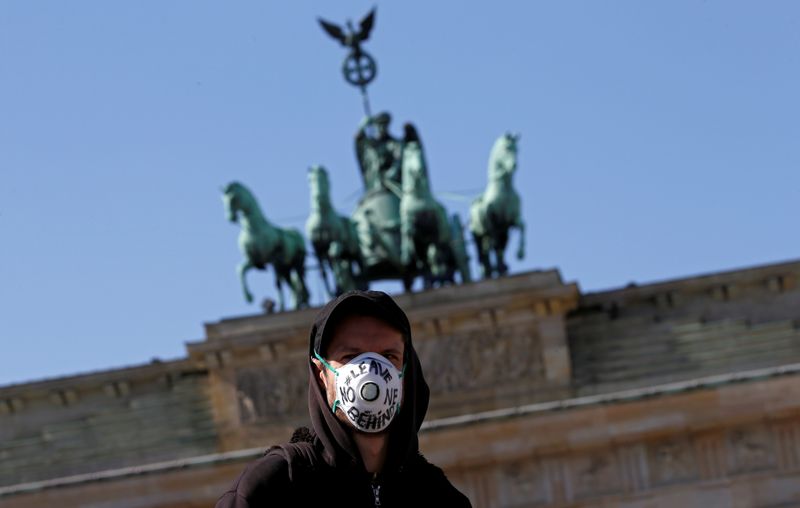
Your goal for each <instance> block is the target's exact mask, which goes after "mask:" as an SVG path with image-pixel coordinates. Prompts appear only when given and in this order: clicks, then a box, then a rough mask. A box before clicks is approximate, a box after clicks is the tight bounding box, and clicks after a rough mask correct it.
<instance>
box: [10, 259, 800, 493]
mask: <svg viewBox="0 0 800 508" xmlns="http://www.w3.org/2000/svg"><path fill="white" fill-rule="evenodd" d="M798 278H800V262H795V263H784V264H777V265H770V266H763V267H757V268H752V269H747V270H739V271H733V272H727V273H720V274H713V275H708V276H700V277H693V278H688V279H680V280H674V281H668V282H663V283H656V284H648V285H643V286H635V285H631V286H628V287H625V288H621V289H617V290H611V291H603V292H597V293H589V294H581V292H580V291H579V288H578V286H577V284H574V283H564V282H563V281H562V280H561V277H560V276H559V274H558V272H557V271H555V270H549V271H536V272H529V273H524V274H518V275H514V276H510V277H505V278H502V279H494V280H488V281H481V282H476V283H472V284H468V285H463V286H458V287H448V288H442V289H438V290H434V291H429V292H424V293H415V294H407V295H400V296H398V298H397V299H398V303H399V304H400V305H401V306H402V307H403V308H404V309H406V311H407V312H408V315H409V318H410V320H411V323H412V328H413V331H414V340H415V344H416V346H417V349H418V350H419V354H420V357H421V361H422V364H423V367H424V369H425V375H426V379H427V380H428V383H429V384H430V386H431V404H430V410H429V412H428V417H427V421H426V424H425V426H424V427H423V431H422V433H421V437H420V439H421V446H422V449H423V452H424V453H425V454H426V456H428V457H429V459H430V460H431V461H432V462H434V463H436V464H438V465H440V466H442V467H443V468H444V469H445V471H446V472H447V474H448V476H449V477H450V478H451V480H452V481H453V482H454V483H455V484H457V485H458V486H459V487H460V488H461V489H463V491H464V492H465V493H467V494H468V495H469V497H470V499H471V500H472V502H473V505H474V506H492V507H495V506H496V507H518V506H519V507H521V506H543V507H544V506H547V507H566V506H569V507H590V506H591V507H595V506H624V507H631V508H633V507H642V508H644V507H656V506H698V507H701V506H702V507H704V508H707V507H710V506H714V507H717V506H720V507H724V506H731V507H760V506H763V507H767V506H782V507H783V506H787V507H788V506H798V507H800V330H799V329H798V320H799V319H800V288H798V287H797V281H798ZM315 313H316V310H314V309H311V310H306V311H297V312H287V313H282V314H271V315H257V316H248V317H242V318H235V319H226V320H222V321H219V322H216V323H211V324H208V325H207V326H206V338H205V339H204V340H202V341H199V342H195V343H190V344H187V357H186V358H185V359H183V360H179V361H176V362H163V363H157V364H151V365H146V366H140V367H133V368H128V369H118V370H111V371H107V372H100V373H93V374H87V375H83V376H76V377H71V378H63V379H54V380H48V381H42V382H37V383H28V384H23V385H13V386H7V387H2V388H0V504H2V505H3V506H4V507H9V508H13V507H29V506H48V505H51V504H56V503H57V504H58V505H59V506H101V505H102V506H120V507H128V506H129V507H134V506H136V507H141V506H154V507H155V506H158V507H194V506H210V505H213V502H214V500H215V499H216V497H217V496H218V495H219V494H220V493H221V492H222V491H224V490H225V488H226V486H227V485H228V484H229V483H230V481H231V480H232V479H233V478H234V477H235V476H236V475H237V474H238V472H239V471H240V470H241V469H242V467H243V466H244V464H245V463H246V462H247V461H248V460H252V459H253V458H254V457H257V456H258V455H259V454H260V453H261V451H262V450H263V448H264V447H266V446H268V445H269V444H272V443H275V442H280V441H285V440H286V439H287V437H288V436H289V434H290V433H291V430H292V429H293V428H295V427H296V426H298V425H304V424H306V390H307V370H306V361H307V360H306V355H307V334H308V329H309V326H310V323H311V321H312V318H313V316H314V314H315ZM445 359H446V361H443V360H445Z"/></svg>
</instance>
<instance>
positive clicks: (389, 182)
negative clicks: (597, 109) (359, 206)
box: [356, 111, 402, 192]
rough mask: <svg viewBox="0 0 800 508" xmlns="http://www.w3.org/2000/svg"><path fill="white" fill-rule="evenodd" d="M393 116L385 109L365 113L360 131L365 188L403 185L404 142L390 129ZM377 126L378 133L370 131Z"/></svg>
mask: <svg viewBox="0 0 800 508" xmlns="http://www.w3.org/2000/svg"><path fill="white" fill-rule="evenodd" d="M391 121H392V116H391V115H390V114H389V113H387V112H385V111H384V112H382V113H379V114H377V115H375V116H374V117H369V116H368V117H365V118H364V119H363V120H362V121H361V124H360V125H359V127H358V131H357V132H356V158H357V159H358V164H359V166H360V167H361V175H362V176H363V177H364V189H365V190H366V191H367V192H369V191H372V190H380V189H386V188H388V189H389V190H393V189H392V188H391V187H393V188H394V190H395V191H396V190H397V189H400V181H401V174H400V152H401V151H402V143H401V141H400V140H398V139H395V138H394V137H393V136H392V135H391V134H390V133H389V124H390V123H391ZM371 128H374V133H371V132H369V131H370V130H371Z"/></svg>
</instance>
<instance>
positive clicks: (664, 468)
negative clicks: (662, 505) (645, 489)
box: [648, 438, 697, 485]
mask: <svg viewBox="0 0 800 508" xmlns="http://www.w3.org/2000/svg"><path fill="white" fill-rule="evenodd" d="M648 462H649V464H648V469H649V470H650V481H651V483H652V485H666V484H670V483H678V482H682V481H687V480H691V479H693V478H696V477H697V468H696V466H695V464H696V461H695V458H694V452H693V449H692V447H691V445H690V444H689V441H688V439H685V438H673V439H667V440H664V441H659V442H656V443H652V444H650V445H649V446H648Z"/></svg>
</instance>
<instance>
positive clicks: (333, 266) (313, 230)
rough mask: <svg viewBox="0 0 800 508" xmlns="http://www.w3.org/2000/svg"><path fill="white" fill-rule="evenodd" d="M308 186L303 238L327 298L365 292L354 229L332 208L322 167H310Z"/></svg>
mask: <svg viewBox="0 0 800 508" xmlns="http://www.w3.org/2000/svg"><path fill="white" fill-rule="evenodd" d="M308 183H309V187H310V189H311V214H310V215H309V216H308V220H307V221H306V235H307V236H308V239H309V241H310V242H311V245H312V247H313V248H314V254H315V255H316V257H317V262H318V263H319V269H320V275H321V276H322V280H323V282H324V284H325V290H326V291H327V292H328V294H329V295H330V296H336V295H340V294H342V293H344V292H345V291H349V290H351V289H366V281H365V280H364V263H363V259H362V258H361V249H360V248H359V245H358V234H357V233H356V225H355V223H354V222H353V221H352V220H350V218H348V217H345V216H343V215H339V214H338V213H337V212H336V210H335V209H334V208H333V204H332V203H331V193H330V180H329V179H328V172H327V171H326V170H325V168H324V167H322V166H319V165H317V166H311V167H310V168H309V169H308ZM328 270H330V271H331V272H332V273H333V278H334V283H335V286H334V289H333V290H331V287H330V283H329V282H328V274H327V271H328Z"/></svg>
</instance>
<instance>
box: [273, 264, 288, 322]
mask: <svg viewBox="0 0 800 508" xmlns="http://www.w3.org/2000/svg"><path fill="white" fill-rule="evenodd" d="M282 280H283V275H282V274H281V273H280V271H278V269H277V268H276V269H275V287H276V288H277V289H278V309H280V311H281V312H283V311H285V310H286V304H285V302H284V301H283V286H282Z"/></svg>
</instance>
